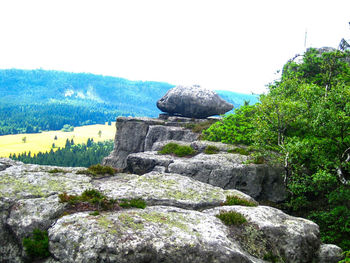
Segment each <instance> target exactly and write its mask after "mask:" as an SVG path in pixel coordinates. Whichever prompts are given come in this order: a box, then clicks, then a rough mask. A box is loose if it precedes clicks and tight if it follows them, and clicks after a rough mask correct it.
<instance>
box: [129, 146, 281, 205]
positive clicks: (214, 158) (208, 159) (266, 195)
mask: <svg viewBox="0 0 350 263" xmlns="http://www.w3.org/2000/svg"><path fill="white" fill-rule="evenodd" d="M168 142H169V141H165V142H160V143H156V144H154V147H153V148H154V149H161V147H162V146H164V145H165V144H166V143H168ZM180 144H181V143H180ZM182 144H184V143H182ZM192 144H195V143H192ZM192 144H191V145H192ZM187 145H188V144H187ZM222 148H223V147H222ZM203 149H204V148H202V150H203ZM249 159H250V157H249V156H244V155H239V154H231V153H227V152H226V153H225V152H221V153H218V154H210V155H209V154H204V153H201V154H198V155H196V156H194V157H192V158H187V157H185V158H179V157H175V156H171V155H160V154H158V153H157V152H156V151H150V152H142V153H134V154H130V155H129V156H128V157H127V164H128V166H127V167H128V171H129V172H131V173H136V174H144V173H147V172H150V171H152V170H153V169H154V168H155V167H156V166H163V167H164V170H165V171H166V172H169V173H175V174H180V175H183V176H188V177H190V178H193V179H195V180H198V181H201V182H204V183H207V184H211V185H213V186H218V187H221V188H223V189H237V190H239V191H242V192H244V193H246V194H248V195H250V196H252V197H253V198H255V199H257V200H269V201H272V202H281V201H283V200H285V198H286V196H287V191H286V189H285V187H284V183H283V175H284V169H283V167H271V166H268V165H264V164H245V162H247V161H248V160H249Z"/></svg>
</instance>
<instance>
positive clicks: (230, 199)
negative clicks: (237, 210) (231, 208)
mask: <svg viewBox="0 0 350 263" xmlns="http://www.w3.org/2000/svg"><path fill="white" fill-rule="evenodd" d="M223 205H243V206H257V204H256V203H254V202H251V201H248V200H245V199H242V198H239V197H237V196H234V195H228V196H226V201H225V202H224V203H223Z"/></svg>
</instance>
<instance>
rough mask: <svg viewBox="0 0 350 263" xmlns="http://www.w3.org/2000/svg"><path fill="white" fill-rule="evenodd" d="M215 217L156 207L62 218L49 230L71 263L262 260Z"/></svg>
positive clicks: (65, 262)
mask: <svg viewBox="0 0 350 263" xmlns="http://www.w3.org/2000/svg"><path fill="white" fill-rule="evenodd" d="M228 233H229V230H228V229H227V228H226V227H225V226H224V225H223V224H222V223H221V222H220V220H219V219H217V218H215V217H213V216H210V215H206V214H203V213H200V212H197V211H189V210H183V209H179V208H174V207H165V206H155V207H147V208H146V209H144V210H141V209H130V210H124V211H120V212H113V213H102V214H101V215H99V216H90V215H89V214H88V213H76V214H73V215H69V216H65V217H63V218H61V219H59V220H58V221H57V223H56V224H55V225H54V226H53V227H52V228H50V229H49V239H50V252H51V253H52V254H53V255H54V257H55V258H57V259H58V260H59V261H60V262H62V263H69V262H74V263H78V262H120V263H123V262H125V263H129V262H133V263H138V262H140V263H141V262H164V263H167V262H173V263H175V262H183V263H187V262H188V263H196V262H198V263H202V262H222V263H225V262H227V263H228V262H242V263H248V262H263V261H262V260H259V259H257V258H254V257H252V256H250V255H249V254H248V253H246V252H245V251H243V250H242V249H241V247H240V246H239V245H238V242H237V241H235V240H230V239H229V238H227V236H228Z"/></svg>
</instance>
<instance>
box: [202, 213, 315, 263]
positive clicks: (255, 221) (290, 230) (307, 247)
mask: <svg viewBox="0 0 350 263" xmlns="http://www.w3.org/2000/svg"><path fill="white" fill-rule="evenodd" d="M222 211H226V212H228V211H234V212H238V213H240V214H242V215H244V217H245V218H246V219H247V221H248V224H247V226H250V227H249V228H247V229H246V234H245V235H246V236H247V238H246V240H243V242H241V244H242V245H243V246H246V247H245V250H246V251H250V253H251V254H256V253H257V254H258V253H259V252H261V250H262V251H263V247H264V246H265V247H266V248H269V247H270V249H271V247H272V248H273V249H272V251H273V254H274V255H277V256H279V257H280V258H284V259H285V262H301V263H304V262H305V263H306V262H312V260H313V259H315V253H316V252H317V250H318V248H319V246H320V240H319V227H318V225H316V224H315V223H314V222H312V221H310V220H306V219H303V218H299V217H293V216H289V215H287V214H285V213H283V212H282V211H280V210H278V209H275V208H272V207H268V206H258V207H245V206H223V207H216V208H213V209H208V210H204V211H203V213H205V214H209V215H217V214H219V213H220V212H222ZM249 236H250V237H252V238H254V239H255V241H254V240H251V238H249ZM259 240H265V242H260V244H259ZM253 241H254V242H253ZM258 244H259V245H258ZM249 246H250V247H249ZM254 246H256V247H259V250H260V251H258V250H256V247H254Z"/></svg>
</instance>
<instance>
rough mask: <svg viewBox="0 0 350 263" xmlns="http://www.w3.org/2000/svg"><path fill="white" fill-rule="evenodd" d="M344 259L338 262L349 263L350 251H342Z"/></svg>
mask: <svg viewBox="0 0 350 263" xmlns="http://www.w3.org/2000/svg"><path fill="white" fill-rule="evenodd" d="M343 255H344V257H345V258H344V259H343V260H341V261H339V263H349V262H350V250H349V251H344V252H343Z"/></svg>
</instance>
